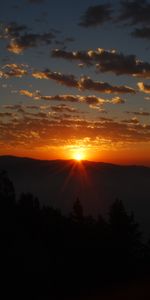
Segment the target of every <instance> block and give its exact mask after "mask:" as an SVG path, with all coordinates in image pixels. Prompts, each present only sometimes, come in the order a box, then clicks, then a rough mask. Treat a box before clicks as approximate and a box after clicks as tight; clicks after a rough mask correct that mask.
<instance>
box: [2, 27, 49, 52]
mask: <svg viewBox="0 0 150 300" xmlns="http://www.w3.org/2000/svg"><path fill="white" fill-rule="evenodd" d="M53 38H54V35H53V33H51V32H48V33H43V34H35V33H27V34H24V35H21V36H18V37H16V38H13V39H11V41H10V43H9V44H8V46H7V50H8V51H10V52H12V53H15V54H20V53H22V52H23V51H24V50H26V49H28V48H32V47H38V46H40V45H44V44H46V45H49V44H51V42H52V39H53Z"/></svg>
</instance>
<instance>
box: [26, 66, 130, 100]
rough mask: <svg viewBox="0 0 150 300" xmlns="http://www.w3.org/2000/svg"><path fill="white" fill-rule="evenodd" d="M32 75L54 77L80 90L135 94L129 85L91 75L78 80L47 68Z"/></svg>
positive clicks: (35, 76) (61, 82) (46, 77)
mask: <svg viewBox="0 0 150 300" xmlns="http://www.w3.org/2000/svg"><path fill="white" fill-rule="evenodd" d="M32 76H33V77H34V78H38V79H52V80H55V81H57V82H58V83H60V84H62V85H65V86H67V87H74V88H78V89H79V90H82V91H84V90H93V91H96V92H100V93H107V94H110V93H114V94H127V93H129V94H135V90H134V89H133V88H131V87H128V86H112V85H110V84H109V83H106V82H99V81H93V80H92V79H91V78H90V77H86V76H82V77H80V79H79V80H78V79H77V78H76V77H75V76H74V75H72V74H70V75H65V74H62V73H60V72H59V73H58V72H51V71H50V70H46V71H44V72H33V73H32Z"/></svg>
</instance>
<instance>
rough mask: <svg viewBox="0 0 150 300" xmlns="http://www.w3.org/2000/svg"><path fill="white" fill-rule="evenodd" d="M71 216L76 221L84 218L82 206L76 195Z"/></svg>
mask: <svg viewBox="0 0 150 300" xmlns="http://www.w3.org/2000/svg"><path fill="white" fill-rule="evenodd" d="M71 217H72V219H73V220H74V221H76V222H82V221H83V218H84V214H83V207H82V205H81V203H80V200H79V198H78V197H77V199H76V201H75V202H74V204H73V211H72V213H71Z"/></svg>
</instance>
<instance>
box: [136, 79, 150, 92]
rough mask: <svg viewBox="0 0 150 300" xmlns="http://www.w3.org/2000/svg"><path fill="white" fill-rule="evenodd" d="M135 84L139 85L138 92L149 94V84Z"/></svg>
mask: <svg viewBox="0 0 150 300" xmlns="http://www.w3.org/2000/svg"><path fill="white" fill-rule="evenodd" d="M137 86H138V87H139V90H140V92H143V93H145V94H150V85H148V84H145V83H144V82H138V84H137Z"/></svg>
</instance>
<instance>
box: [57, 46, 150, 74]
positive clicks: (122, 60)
mask: <svg viewBox="0 0 150 300" xmlns="http://www.w3.org/2000/svg"><path fill="white" fill-rule="evenodd" d="M52 56H53V57H56V58H64V59H66V60H70V61H79V62H81V63H83V64H85V65H88V66H90V65H94V66H95V67H96V70H97V71H99V72H113V73H115V74H116V75H124V74H126V75H131V76H135V77H143V78H150V64H149V63H147V62H144V61H142V60H139V59H138V58H137V57H136V55H124V54H123V53H119V52H116V50H110V51H109V50H105V49H101V48H98V49H97V50H88V51H76V52H68V51H65V50H61V49H54V50H53V51H52Z"/></svg>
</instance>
